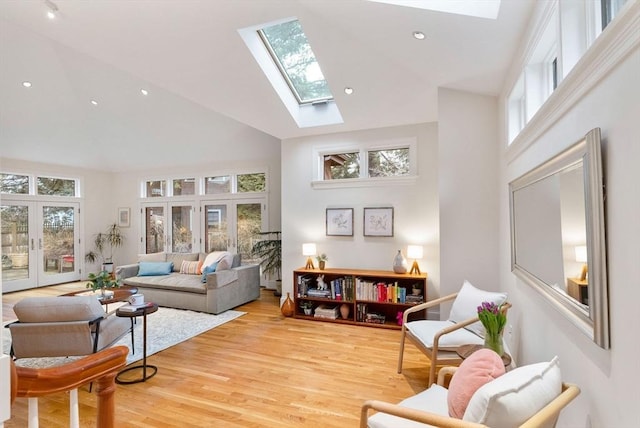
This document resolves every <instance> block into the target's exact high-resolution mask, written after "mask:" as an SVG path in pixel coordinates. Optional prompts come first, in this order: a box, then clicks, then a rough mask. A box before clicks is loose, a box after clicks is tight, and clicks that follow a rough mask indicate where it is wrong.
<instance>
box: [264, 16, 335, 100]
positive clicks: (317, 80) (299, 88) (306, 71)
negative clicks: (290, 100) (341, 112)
mask: <svg viewBox="0 0 640 428" xmlns="http://www.w3.org/2000/svg"><path fill="white" fill-rule="evenodd" d="M258 34H259V35H260V37H261V38H262V41H263V42H264V44H265V46H266V47H267V49H268V50H269V53H270V54H271V56H272V57H273V60H274V61H275V63H276V64H277V65H278V68H279V69H280V72H281V73H282V75H283V77H284V78H285V80H286V81H287V83H288V84H289V87H290V88H291V91H292V92H293V95H294V96H295V97H296V99H297V100H298V103H299V104H306V103H313V102H315V101H323V100H331V99H333V95H331V91H330V90H329V85H328V84H327V81H326V80H325V78H324V75H323V74H322V71H321V70H320V64H318V61H317V60H316V57H315V55H314V53H313V50H312V49H311V46H310V45H309V42H308V40H307V36H306V35H305V34H304V31H303V30H302V25H300V21H298V20H297V19H295V20H293V21H288V22H282V23H279V24H276V25H271V26H269V27H265V28H262V29H261V30H258Z"/></svg>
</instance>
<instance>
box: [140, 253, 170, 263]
mask: <svg viewBox="0 0 640 428" xmlns="http://www.w3.org/2000/svg"><path fill="white" fill-rule="evenodd" d="M138 261H139V262H166V261H167V253H164V252H161V253H149V254H138Z"/></svg>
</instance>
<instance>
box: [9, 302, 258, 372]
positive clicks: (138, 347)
mask: <svg viewBox="0 0 640 428" xmlns="http://www.w3.org/2000/svg"><path fill="white" fill-rule="evenodd" d="M245 313H246V312H240V311H226V312H223V313H221V314H219V315H212V314H206V313H202V312H194V311H187V310H182V309H173V308H158V311H157V312H155V313H153V314H150V315H147V321H148V325H147V357H148V356H149V355H153V354H155V353H156V352H160V351H162V350H163V349H167V348H170V347H171V346H173V345H177V344H178V343H180V342H184V341H185V340H187V339H190V338H192V337H194V336H197V335H199V334H201V333H204V332H205V331H207V330H211V329H212V328H215V327H218V326H220V325H222V324H224V323H227V322H229V321H231V320H234V319H236V318H238V317H240V316H242V315H244V314H245ZM142 326H143V322H142V318H138V320H137V323H136V324H135V325H134V337H135V354H134V353H133V352H131V335H130V334H126V335H125V336H123V337H122V338H121V339H120V340H118V341H117V342H116V343H114V346H115V345H124V346H126V347H127V348H129V354H128V355H127V365H129V364H131V363H133V362H136V361H139V360H141V359H142V342H143V341H142V338H143V331H142V328H143V327H142ZM2 330H3V331H2V352H3V353H5V354H9V350H10V348H11V333H10V332H9V329H8V328H7V329H4V328H3V329H2ZM79 358H81V357H68V358H66V357H52V358H21V359H19V360H16V365H18V366H22V367H32V368H43V367H53V366H59V365H62V364H66V363H69V362H70V361H74V360H77V359H79Z"/></svg>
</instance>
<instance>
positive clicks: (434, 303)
mask: <svg viewBox="0 0 640 428" xmlns="http://www.w3.org/2000/svg"><path fill="white" fill-rule="evenodd" d="M457 295H458V293H453V294H449V295H448V296H444V297H440V298H438V299H435V300H430V301H428V302H425V303H420V304H419V305H415V306H413V307H411V308H409V309H407V310H405V311H404V315H403V316H402V322H403V323H406V322H407V316H408V315H409V314H411V313H414V312H419V311H423V310H425V309H429V308H432V307H434V306H438V305H439V304H440V303H444V302H448V301H449V300H453V299H455V298H456V296H457Z"/></svg>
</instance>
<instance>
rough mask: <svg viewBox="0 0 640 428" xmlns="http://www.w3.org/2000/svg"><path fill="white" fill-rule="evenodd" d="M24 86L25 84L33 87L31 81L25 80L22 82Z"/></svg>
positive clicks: (26, 86)
mask: <svg viewBox="0 0 640 428" xmlns="http://www.w3.org/2000/svg"><path fill="white" fill-rule="evenodd" d="M22 86H24V87H25V88H30V87H31V82H29V81H27V80H25V81H24V82H22Z"/></svg>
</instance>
